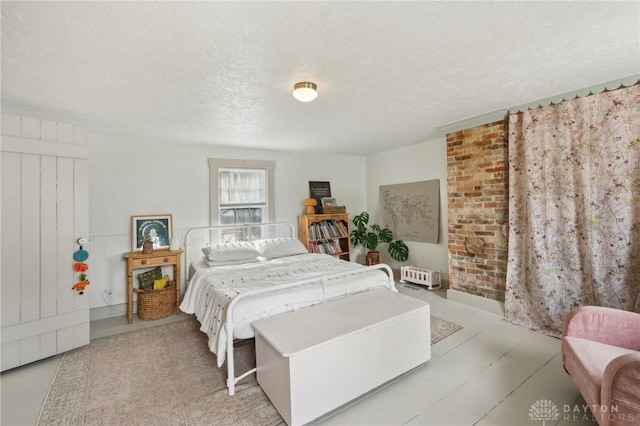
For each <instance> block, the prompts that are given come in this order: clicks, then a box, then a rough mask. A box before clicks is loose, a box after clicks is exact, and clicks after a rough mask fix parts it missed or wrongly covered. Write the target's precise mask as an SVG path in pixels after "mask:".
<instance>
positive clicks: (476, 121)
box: [438, 74, 640, 135]
mask: <svg viewBox="0 0 640 426" xmlns="http://www.w3.org/2000/svg"><path fill="white" fill-rule="evenodd" d="M638 82H640V74H633V75H630V76H628V77H624V78H619V79H616V80H611V81H607V82H606V83H600V84H596V85H593V86H589V87H585V88H583V89H579V90H573V91H571V92H566V93H563V94H561V95H556V96H552V97H549V98H544V99H540V100H537V101H533V102H527V103H525V104H522V105H518V106H513V107H505V108H501V109H499V110H496V111H493V112H488V113H485V114H481V115H477V116H475V117H470V118H465V119H463V120H458V121H454V122H452V123H448V124H444V125H442V126H439V127H438V130H439V131H440V132H442V133H443V134H445V135H446V134H447V133H451V132H457V131H459V130H464V129H471V128H473V127H476V126H481V125H483V124H488V123H494V122H496V121H500V120H503V119H504V118H505V117H506V116H507V115H508V114H515V113H518V112H523V111H526V110H528V109H535V108H538V107H541V106H547V105H549V104H552V103H553V104H558V103H560V102H563V101H565V100H571V99H575V98H580V97H583V96H589V95H591V94H597V93H602V92H604V91H605V90H616V89H619V88H621V87H629V86H633V85H634V84H636V83H638Z"/></svg>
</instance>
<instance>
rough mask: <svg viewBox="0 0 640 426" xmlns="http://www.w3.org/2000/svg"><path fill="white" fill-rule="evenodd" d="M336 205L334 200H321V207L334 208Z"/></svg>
mask: <svg viewBox="0 0 640 426" xmlns="http://www.w3.org/2000/svg"><path fill="white" fill-rule="evenodd" d="M336 205H337V204H336V199H335V198H329V197H324V198H322V207H335V206H336Z"/></svg>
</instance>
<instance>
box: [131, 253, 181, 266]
mask: <svg viewBox="0 0 640 426" xmlns="http://www.w3.org/2000/svg"><path fill="white" fill-rule="evenodd" d="M177 262H178V258H177V257H176V256H175V255H166V256H159V257H149V258H147V259H134V260H133V267H134V268H146V267H150V266H162V265H173V264H175V263H177Z"/></svg>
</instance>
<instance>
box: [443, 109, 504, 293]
mask: <svg viewBox="0 0 640 426" xmlns="http://www.w3.org/2000/svg"><path fill="white" fill-rule="evenodd" d="M508 170H509V168H508V149H507V122H506V121H500V122H496V123H492V124H485V125H482V126H478V127H475V128H473V129H466V130H461V131H458V132H454V133H450V134H448V135H447V194H448V195H447V197H448V217H449V219H448V225H447V231H448V236H449V288H450V289H453V290H458V291H462V292H465V293H469V294H473V295H476V296H481V297H486V298H489V299H494V300H499V301H504V291H505V282H506V271H507V238H506V236H505V235H504V233H503V225H504V224H505V223H506V222H508V217H507V208H508ZM505 227H506V225H505ZM473 238H479V239H480V240H481V241H482V242H483V243H484V245H483V247H482V249H481V250H480V252H479V253H478V254H475V255H474V254H471V253H469V252H468V251H467V249H466V248H465V242H466V241H469V240H470V239H473Z"/></svg>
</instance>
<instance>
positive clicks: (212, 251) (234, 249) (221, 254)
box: [202, 242, 260, 262]
mask: <svg viewBox="0 0 640 426" xmlns="http://www.w3.org/2000/svg"><path fill="white" fill-rule="evenodd" d="M202 252H203V253H204V255H205V256H206V257H207V259H209V260H211V261H214V262H228V261H234V260H249V259H253V258H257V257H258V256H259V255H260V252H259V251H258V249H256V248H255V247H254V246H253V244H251V243H250V242H239V243H224V244H216V245H213V246H211V247H205V248H203V249H202Z"/></svg>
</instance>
